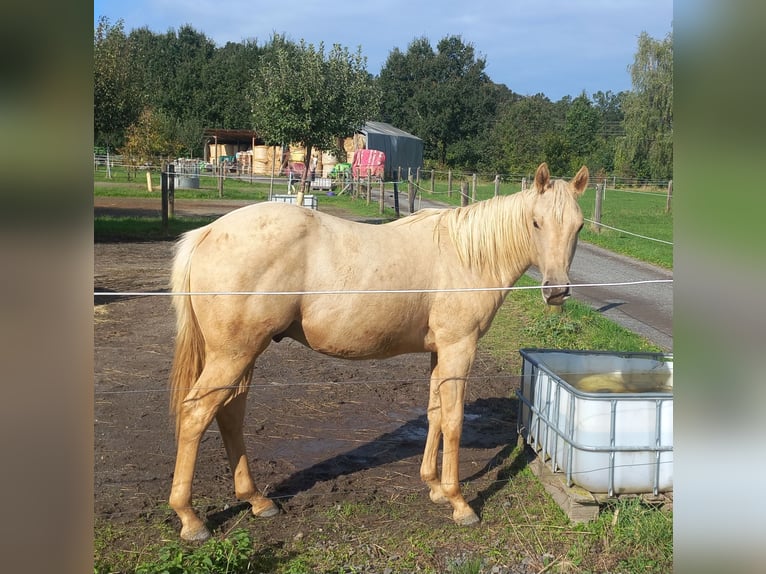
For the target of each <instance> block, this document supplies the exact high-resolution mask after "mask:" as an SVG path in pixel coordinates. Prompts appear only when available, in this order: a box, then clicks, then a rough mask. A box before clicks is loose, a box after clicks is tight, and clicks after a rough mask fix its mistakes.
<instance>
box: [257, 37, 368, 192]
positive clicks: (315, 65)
mask: <svg viewBox="0 0 766 574" xmlns="http://www.w3.org/2000/svg"><path fill="white" fill-rule="evenodd" d="M265 50H266V53H265V54H264V58H263V61H262V62H261V65H260V66H259V67H258V68H257V69H256V70H255V72H254V74H253V81H252V83H251V85H250V102H251V104H252V110H253V114H252V118H253V129H255V131H257V132H258V135H259V136H260V137H262V138H263V139H264V140H265V141H266V143H268V144H272V145H274V144H287V143H292V142H301V143H302V144H303V145H304V146H305V147H306V158H310V157H311V152H312V150H313V149H314V148H319V149H325V150H329V149H337V147H338V139H339V138H341V137H346V136H350V135H352V134H353V133H354V132H356V131H357V130H359V129H360V128H361V127H362V126H363V125H364V123H365V121H367V120H368V119H370V118H372V117H375V115H376V114H377V111H378V107H379V93H378V92H377V90H376V87H375V84H374V82H373V81H372V78H371V77H370V75H369V74H368V73H367V70H366V63H367V60H366V58H364V57H363V56H362V54H361V49H358V50H357V52H356V53H354V54H352V53H350V52H349V51H348V49H347V48H344V47H341V46H340V45H339V44H335V45H333V47H332V49H331V50H330V51H329V53H327V54H325V49H324V44H322V43H320V44H319V46H318V47H314V45H313V44H306V43H305V42H304V41H303V40H301V42H300V44H298V45H296V44H294V43H291V42H288V41H287V40H285V39H284V38H283V37H280V36H275V37H274V38H273V39H272V41H271V44H270V45H269V46H267V47H266V48H265ZM305 167H306V169H305V170H304V173H303V179H302V182H303V186H302V188H303V189H304V190H305V187H306V185H307V176H308V170H309V162H308V161H307V162H306V166H305Z"/></svg>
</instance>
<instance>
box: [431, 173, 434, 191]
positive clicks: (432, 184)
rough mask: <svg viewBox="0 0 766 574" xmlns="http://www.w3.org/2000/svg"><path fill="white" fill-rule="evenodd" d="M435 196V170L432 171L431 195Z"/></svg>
mask: <svg viewBox="0 0 766 574" xmlns="http://www.w3.org/2000/svg"><path fill="white" fill-rule="evenodd" d="M433 194H434V170H433V168H432V169H431V195H433Z"/></svg>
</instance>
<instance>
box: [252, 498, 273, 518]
mask: <svg viewBox="0 0 766 574" xmlns="http://www.w3.org/2000/svg"><path fill="white" fill-rule="evenodd" d="M267 502H268V504H266V505H264V506H263V508H256V507H255V506H253V516H257V517H258V518H271V517H272V516H276V515H277V514H279V507H277V505H276V504H274V503H273V502H272V501H271V500H269V501H267Z"/></svg>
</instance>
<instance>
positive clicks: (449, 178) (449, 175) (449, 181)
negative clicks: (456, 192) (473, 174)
mask: <svg viewBox="0 0 766 574" xmlns="http://www.w3.org/2000/svg"><path fill="white" fill-rule="evenodd" d="M447 197H452V168H450V169H449V171H448V172H447Z"/></svg>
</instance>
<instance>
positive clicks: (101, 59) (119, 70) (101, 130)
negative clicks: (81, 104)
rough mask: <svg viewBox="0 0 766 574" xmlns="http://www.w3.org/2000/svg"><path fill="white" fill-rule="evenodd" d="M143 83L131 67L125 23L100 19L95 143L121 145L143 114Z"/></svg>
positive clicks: (96, 41) (95, 58)
mask: <svg viewBox="0 0 766 574" xmlns="http://www.w3.org/2000/svg"><path fill="white" fill-rule="evenodd" d="M140 87H141V86H140V83H139V82H138V81H137V76H136V74H135V68H134V67H133V66H132V65H131V55H130V47H129V44H128V42H127V38H126V37H125V33H124V30H123V21H122V20H118V21H117V23H115V24H114V26H112V25H111V24H110V23H109V19H108V18H106V17H103V16H102V17H101V18H99V21H98V25H97V26H96V30H95V32H94V37H93V131H94V143H96V144H98V145H105V146H106V147H107V150H109V148H112V147H116V146H119V145H120V144H121V143H122V140H123V138H124V134H125V130H126V129H127V127H128V126H129V125H130V124H132V123H133V122H134V121H135V120H136V118H137V117H138V114H139V113H140V111H141V98H140Z"/></svg>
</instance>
